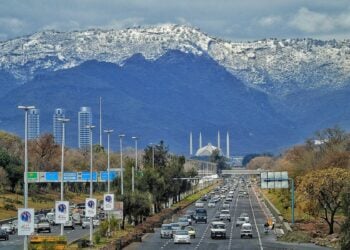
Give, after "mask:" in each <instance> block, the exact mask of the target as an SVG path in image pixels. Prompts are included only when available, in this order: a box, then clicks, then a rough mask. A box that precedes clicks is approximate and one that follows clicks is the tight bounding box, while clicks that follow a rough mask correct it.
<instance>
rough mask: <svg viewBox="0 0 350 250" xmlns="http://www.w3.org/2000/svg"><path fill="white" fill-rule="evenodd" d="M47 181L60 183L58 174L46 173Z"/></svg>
mask: <svg viewBox="0 0 350 250" xmlns="http://www.w3.org/2000/svg"><path fill="white" fill-rule="evenodd" d="M45 180H46V181H48V182H58V181H59V180H58V172H45Z"/></svg>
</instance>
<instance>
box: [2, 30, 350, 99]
mask: <svg viewBox="0 0 350 250" xmlns="http://www.w3.org/2000/svg"><path fill="white" fill-rule="evenodd" d="M170 50H179V51H181V52H184V53H192V54H194V55H202V54H207V55H209V56H210V57H211V58H212V59H213V60H215V61H216V62H217V63H218V64H220V65H221V66H224V67H225V68H226V69H227V70H228V71H229V72H230V73H232V74H233V75H234V76H235V77H237V78H238V79H240V80H241V81H243V82H244V83H245V84H246V85H247V86H249V87H254V88H257V89H259V90H262V91H264V92H266V93H269V94H276V95H286V94H290V93H293V92H295V91H298V90H307V89H317V88H320V87H322V88H323V87H325V88H332V89H337V88H341V87H344V86H347V85H348V84H350V40H344V41H335V40H331V41H320V40H313V39H283V40H277V39H264V40H259V41H254V42H231V41H225V40H222V39H217V38H214V37H210V36H209V35H207V34H205V33H203V32H201V31H200V30H199V29H195V28H192V27H188V26H182V25H171V24H166V25H159V26H154V27H148V28H129V29H124V30H99V29H93V30H87V31H73V32H57V31H43V32H39V33H36V34H33V35H31V36H27V37H20V38H17V39H13V40H9V41H5V42H1V43H0V70H3V71H5V72H7V73H10V74H11V75H12V76H13V77H14V78H15V79H17V80H18V81H19V82H26V81H28V80H30V79H32V78H33V77H34V76H35V75H36V73H37V72H42V71H57V70H60V69H68V68H72V67H75V66H77V65H80V64H81V63H83V62H86V61H89V60H97V61H101V62H111V63H116V64H118V65H123V63H124V61H125V60H126V59H128V58H130V57H132V56H133V55H134V54H137V53H140V54H142V55H143V56H144V57H145V58H146V59H147V60H156V59H158V58H160V57H161V56H162V55H164V54H165V53H166V52H168V51H170Z"/></svg>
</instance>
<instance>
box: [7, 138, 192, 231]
mask: <svg viewBox="0 0 350 250" xmlns="http://www.w3.org/2000/svg"><path fill="white" fill-rule="evenodd" d="M23 150H24V147H23V141H22V140H21V139H20V138H19V137H17V136H15V135H12V134H8V133H5V132H0V181H1V183H0V187H1V188H2V189H3V190H6V189H7V191H10V192H15V191H18V190H22V188H23V162H22V159H23V155H24V151H23ZM134 154H135V152H129V153H128V152H127V151H126V152H124V159H123V166H124V169H125V172H124V195H123V196H121V195H120V193H121V192H120V186H121V185H120V179H116V180H115V181H114V182H113V183H112V190H115V192H116V194H117V197H118V199H119V200H123V201H124V218H123V225H124V222H125V219H128V220H129V221H130V222H131V221H133V222H134V223H135V224H137V223H139V222H141V221H142V220H143V218H144V217H145V216H148V215H149V214H150V212H151V208H152V207H153V210H154V212H159V211H160V210H161V209H162V208H163V207H165V206H167V205H168V202H169V200H172V201H173V202H175V203H176V202H177V201H178V200H179V196H180V194H181V193H183V192H186V191H188V190H189V189H191V181H190V180H189V179H186V178H190V177H195V176H196V175H197V172H196V170H194V169H191V170H190V171H187V172H185V170H184V164H185V158H184V157H183V156H177V155H173V154H171V153H169V149H168V147H167V146H166V145H165V144H164V142H163V141H161V142H160V143H159V144H158V145H155V146H153V147H151V146H147V147H146V148H145V150H144V152H143V153H142V154H141V156H142V157H140V158H141V161H140V162H139V163H138V166H139V169H137V170H136V171H135V173H136V174H135V190H136V191H135V192H132V188H131V185H132V183H131V176H132V167H133V166H135V158H134ZM28 155H29V171H42V172H45V171H59V170H60V164H61V161H60V160H61V158H60V157H61V147H60V145H57V144H55V142H54V138H53V136H52V135H51V134H44V135H42V136H41V137H39V138H38V139H36V140H31V141H29V143H28ZM110 159H111V167H112V168H113V167H114V168H118V167H119V166H120V155H119V154H117V153H111V157H110ZM93 162H94V170H95V171H100V170H106V166H107V152H105V150H104V148H103V147H100V146H99V145H95V146H94V147H93ZM89 169H90V152H89V150H88V149H87V150H78V149H69V148H67V149H66V150H65V170H66V171H83V170H85V171H87V170H89ZM184 178H185V179H184ZM31 185H32V186H31V188H30V190H31V191H33V192H37V191H38V189H39V190H40V189H45V190H47V189H49V190H53V191H55V190H57V191H58V190H59V188H60V186H59V184H57V183H51V184H47V183H41V184H31ZM17 187H18V189H16V188H17ZM65 187H66V188H67V189H68V190H69V191H71V192H75V193H76V192H80V193H88V191H89V183H67V184H66V185H65ZM94 190H95V191H105V190H106V184H105V183H95V184H94Z"/></svg>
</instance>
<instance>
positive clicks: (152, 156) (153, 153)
mask: <svg viewBox="0 0 350 250" xmlns="http://www.w3.org/2000/svg"><path fill="white" fill-rule="evenodd" d="M151 145H152V167H153V168H154V144H153V143H151Z"/></svg>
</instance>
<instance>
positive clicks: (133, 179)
mask: <svg viewBox="0 0 350 250" xmlns="http://www.w3.org/2000/svg"><path fill="white" fill-rule="evenodd" d="M131 138H132V139H134V140H135V168H136V170H137V140H138V139H139V138H138V137H136V136H133V137H131ZM135 168H134V166H132V169H131V174H132V178H131V184H132V186H131V187H132V192H134V191H135Z"/></svg>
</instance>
